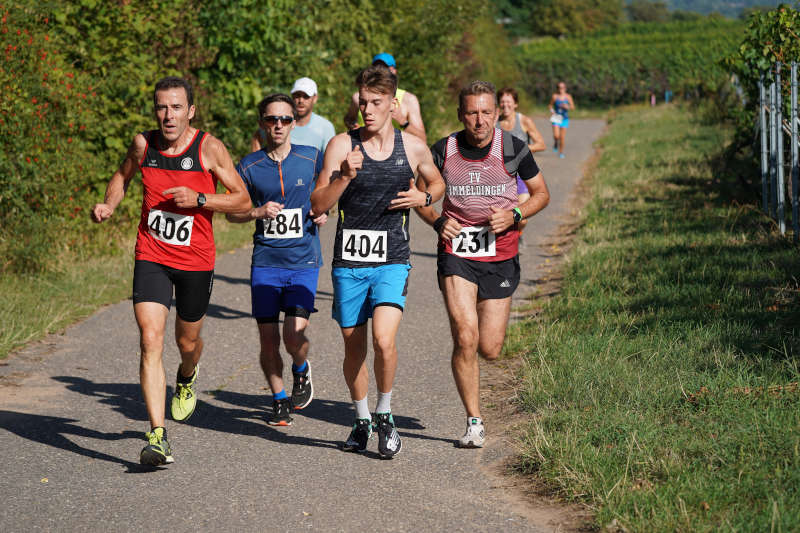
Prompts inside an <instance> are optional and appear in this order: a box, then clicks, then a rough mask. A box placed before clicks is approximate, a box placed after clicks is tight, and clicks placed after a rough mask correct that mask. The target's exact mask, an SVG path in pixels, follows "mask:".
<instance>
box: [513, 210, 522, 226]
mask: <svg viewBox="0 0 800 533" xmlns="http://www.w3.org/2000/svg"><path fill="white" fill-rule="evenodd" d="M511 214H512V215H514V224H519V221H520V220H522V211H520V209H519V207H515V208H514V209H512V210H511Z"/></svg>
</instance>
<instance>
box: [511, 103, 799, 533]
mask: <svg viewBox="0 0 800 533" xmlns="http://www.w3.org/2000/svg"><path fill="white" fill-rule="evenodd" d="M691 119H692V115H690V113H689V112H688V111H687V110H685V109H681V108H679V107H675V106H667V107H664V106H662V107H658V108H655V109H649V108H644V107H638V108H629V109H625V110H622V111H620V112H619V113H618V114H615V116H614V117H613V118H612V121H611V125H610V130H609V132H608V134H607V135H606V137H605V138H604V139H603V140H602V142H601V145H602V148H603V153H602V157H601V158H600V161H599V162H598V166H597V168H596V170H595V171H594V174H593V180H592V184H591V192H590V194H591V198H592V200H591V201H590V203H589V205H588V206H587V208H586V210H585V213H584V214H585V219H584V221H583V225H582V227H581V229H580V230H579V232H578V236H577V239H576V243H575V247H574V248H573V249H572V251H571V252H570V254H569V256H568V258H567V261H566V262H565V267H564V268H565V279H564V285H563V290H562V292H561V294H560V295H558V296H557V297H555V298H554V299H553V300H551V301H550V302H548V303H546V304H545V306H544V311H543V312H542V313H541V314H540V315H538V317H537V318H536V319H534V320H529V321H527V322H522V323H520V324H517V325H515V326H514V328H515V330H514V331H512V332H511V334H510V335H509V339H510V342H509V343H508V344H507V346H506V350H507V352H510V353H523V354H524V357H525V361H526V365H525V371H524V375H523V377H522V380H523V384H522V403H523V406H524V409H526V410H527V411H529V412H530V413H531V422H530V425H529V427H528V428H527V433H526V435H525V437H524V439H523V441H524V442H523V449H524V452H523V454H522V457H521V459H520V463H519V466H520V468H521V469H522V470H524V471H526V472H529V473H534V474H535V475H536V476H537V477H540V478H542V479H545V480H547V481H548V482H549V483H550V484H551V486H552V488H553V489H554V490H556V491H557V492H559V493H561V494H562V495H563V496H565V497H566V498H568V499H574V500H580V501H585V502H588V503H589V504H590V506H591V507H592V508H593V509H594V510H595V512H596V521H597V525H598V526H600V527H602V526H605V525H606V524H609V523H610V522H611V521H612V520H614V519H616V520H617V522H618V523H620V524H622V525H624V526H625V527H627V528H629V529H630V530H632V531H675V530H680V531H717V530H736V531H770V530H772V531H791V530H796V529H797V527H798V526H797V524H798V523H800V491H798V488H800V388H797V387H796V382H797V381H798V379H800V377H799V376H798V355H799V354H800V334H799V333H798V328H800V322H799V321H798V317H800V298H798V280H797V272H798V270H797V265H798V250H797V248H796V247H794V246H792V245H791V244H790V241H789V240H788V239H786V240H785V239H783V238H780V237H779V236H776V234H775V231H774V226H773V225H772V224H771V223H770V222H769V221H768V220H767V219H765V218H764V217H763V216H762V215H761V214H760V213H759V211H758V210H757V208H756V207H755V205H754V204H758V202H759V199H758V196H757V193H756V191H754V190H752V189H747V190H744V189H742V186H740V185H739V183H741V180H738V179H737V176H736V172H737V168H736V167H735V165H731V164H727V165H726V164H725V161H724V159H723V158H722V157H721V151H722V148H723V147H724V145H725V143H726V141H727V140H728V139H729V135H730V131H729V130H728V129H727V128H726V127H724V126H720V125H703V124H700V123H698V121H697V120H694V121H693V120H691ZM781 387H782V388H781Z"/></svg>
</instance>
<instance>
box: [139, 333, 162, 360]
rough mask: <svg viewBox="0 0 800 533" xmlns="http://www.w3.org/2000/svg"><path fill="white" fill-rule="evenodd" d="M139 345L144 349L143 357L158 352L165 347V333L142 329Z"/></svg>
mask: <svg viewBox="0 0 800 533" xmlns="http://www.w3.org/2000/svg"><path fill="white" fill-rule="evenodd" d="M139 345H140V346H141V348H142V355H143V356H144V355H145V354H149V353H153V352H158V353H161V350H162V349H163V347H164V332H163V331H159V330H156V329H142V331H141V336H140V338H139Z"/></svg>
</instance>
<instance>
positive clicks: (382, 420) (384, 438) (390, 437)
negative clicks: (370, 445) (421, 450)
mask: <svg viewBox="0 0 800 533" xmlns="http://www.w3.org/2000/svg"><path fill="white" fill-rule="evenodd" d="M372 420H373V422H374V423H375V428H376V430H377V431H378V453H379V454H380V456H381V457H382V458H384V459H391V458H392V457H394V456H395V455H397V454H398V453H400V449H401V448H402V447H403V443H402V442H400V435H398V434H397V429H395V427H394V417H392V413H375V414H374V415H372Z"/></svg>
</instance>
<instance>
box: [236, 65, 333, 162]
mask: <svg viewBox="0 0 800 533" xmlns="http://www.w3.org/2000/svg"><path fill="white" fill-rule="evenodd" d="M291 94H292V100H294V106H295V109H296V110H297V114H296V116H295V118H296V121H295V126H294V129H293V130H292V143H293V144H302V145H306V146H313V147H314V148H316V149H317V150H319V151H320V152H322V153H325V147H326V146H328V141H330V140H331V138H332V137H333V136H334V135H336V131H335V130H334V128H333V124H331V121H330V120H328V119H326V118H324V117H321V116H319V115H317V114H316V113H314V104H316V103H317V84H316V83H315V82H314V80H312V79H311V78H299V79H298V80H296V81H295V82H294V85H293V86H292V93H291ZM265 142H266V132H265V131H264V130H262V129H261V128H259V129H257V130H256V132H255V133H254V134H253V138H252V140H251V141H250V149H251V150H252V151H253V152H256V151H258V150H261V146H262V145H263V144H264V143H265Z"/></svg>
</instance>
